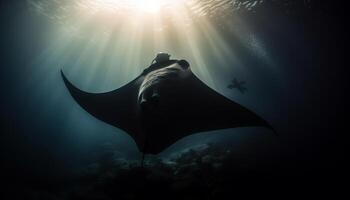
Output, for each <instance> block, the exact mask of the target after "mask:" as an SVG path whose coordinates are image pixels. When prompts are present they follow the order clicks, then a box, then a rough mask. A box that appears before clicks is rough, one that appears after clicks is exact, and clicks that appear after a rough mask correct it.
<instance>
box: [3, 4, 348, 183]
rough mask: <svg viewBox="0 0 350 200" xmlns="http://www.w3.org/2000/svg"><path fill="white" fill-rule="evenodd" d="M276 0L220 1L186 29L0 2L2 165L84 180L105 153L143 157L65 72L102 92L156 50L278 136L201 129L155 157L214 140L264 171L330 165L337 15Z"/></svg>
mask: <svg viewBox="0 0 350 200" xmlns="http://www.w3.org/2000/svg"><path fill="white" fill-rule="evenodd" d="M29 2H32V1H29ZM208 2H209V3H210V1H208ZM272 2H273V1H267V3H266V4H267V5H265V6H264V3H261V5H260V3H259V4H258V5H256V7H257V8H249V7H247V8H246V9H245V10H239V11H236V12H234V13H233V14H232V13H230V14H225V15H222V16H221V14H222V12H221V13H220V12H218V11H216V10H215V11H216V12H214V13H210V12H209V13H210V14H211V15H213V16H211V15H210V17H206V18H205V20H203V18H200V17H199V16H191V17H190V18H189V19H190V20H193V21H190V25H189V27H187V26H184V24H181V25H176V23H174V24H175V25H174V24H173V25H172V26H169V27H166V26H165V27H161V28H162V30H161V32H157V31H159V30H157V28H159V27H155V28H154V27H152V26H154V24H153V25H151V23H150V22H147V23H146V24H142V28H140V27H138V26H136V25H135V26H133V25H130V24H128V21H117V20H116V22H113V23H112V25H111V24H108V25H101V23H100V21H99V19H91V21H87V19H86V16H84V17H82V18H79V15H78V14H77V13H71V15H67V13H65V15H63V16H61V17H62V18H58V19H56V18H55V17H54V16H56V15H54V14H56V13H55V12H53V11H52V10H51V11H50V10H44V11H45V12H38V10H37V9H35V8H33V7H32V5H31V4H30V3H28V2H11V3H6V2H4V3H1V26H2V32H1V48H2V50H1V54H2V56H1V63H2V64H1V80H0V83H1V91H2V94H1V101H0V102H1V107H0V108H1V129H2V131H1V159H2V168H1V169H2V172H3V173H2V174H4V175H6V177H9V178H8V179H9V180H14V181H15V182H16V181H18V180H21V181H24V180H27V181H28V182H31V183H32V182H33V181H34V182H38V184H39V183H45V182H48V183H55V182H57V181H58V182H59V181H62V180H71V179H74V178H76V177H79V176H80V175H81V172H82V171H84V170H86V168H88V167H89V166H90V167H91V165H92V166H93V164H96V163H97V164H98V163H99V162H100V160H101V157H103V156H104V155H105V154H106V152H107V153H108V152H109V153H112V154H113V155H110V157H111V158H109V159H115V160H117V159H121V158H122V159H125V160H127V161H130V162H131V161H138V160H139V159H140V158H141V154H140V153H139V151H138V150H137V147H136V144H135V142H134V141H133V140H132V138H131V137H130V136H128V135H127V134H126V133H125V132H123V131H121V130H119V129H117V128H115V127H112V126H110V125H107V124H105V123H103V122H101V121H99V120H97V119H96V118H94V117H92V116H90V115H89V114H88V113H87V112H85V111H84V110H83V109H82V108H80V107H79V106H78V105H77V104H76V102H75V101H74V100H73V99H72V98H71V96H70V95H69V93H68V91H67V90H66V88H65V86H64V84H63V82H62V80H61V77H60V73H59V71H60V70H61V69H63V70H64V71H65V73H66V74H67V76H68V77H69V79H70V80H72V82H73V83H74V84H76V85H77V86H79V87H80V88H82V89H83V90H85V91H89V92H106V91H110V90H113V89H116V88H119V87H121V86H122V85H124V84H126V83H128V82H129V81H131V80H132V79H134V78H135V77H136V76H138V75H139V74H140V73H141V72H142V70H143V69H144V68H146V67H147V66H148V65H149V63H150V62H151V60H152V59H153V58H154V55H155V53H157V52H159V51H166V52H168V53H170V54H172V57H173V58H177V59H186V60H188V61H189V63H190V64H191V67H192V69H193V71H194V73H195V74H196V75H197V76H198V77H199V78H200V79H201V80H202V81H204V82H205V83H206V84H208V85H209V86H210V87H212V88H214V89H215V90H216V91H218V92H219V93H221V94H223V95H224V96H226V97H228V98H230V99H232V100H234V101H236V102H238V103H240V104H242V105H244V106H245V107H247V108H249V109H251V110H253V111H254V112H256V113H257V114H259V115H260V116H262V117H263V118H265V119H266V120H267V121H268V122H270V123H271V125H272V126H273V127H274V128H275V129H276V131H277V132H278V136H274V135H272V134H271V132H269V131H268V130H265V129H263V128H237V129H228V130H223V131H213V132H209V133H199V134H195V135H193V136H189V137H186V138H184V139H182V140H181V141H179V142H177V143H176V144H174V145H172V146H171V147H169V148H168V149H167V150H165V151H164V152H162V153H161V154H160V155H158V157H160V158H165V159H166V158H169V157H171V156H173V155H174V154H179V153H181V152H182V151H184V150H186V149H188V148H195V147H198V146H200V145H206V144H208V143H210V144H214V146H215V145H217V146H225V147H227V148H228V149H230V151H232V152H234V154H235V155H237V156H238V157H240V158H243V160H244V158H249V159H252V160H254V161H253V162H249V163H250V164H248V165H249V166H248V168H249V169H253V171H254V170H255V171H264V172H266V173H267V174H270V173H271V174H274V173H276V174H278V175H281V176H283V175H286V174H288V175H291V174H292V175H300V174H309V172H310V171H322V170H327V169H333V168H331V166H333V167H334V166H336V165H337V162H338V161H339V160H341V159H342V155H343V154H342V153H341V152H342V150H341V148H342V146H340V145H336V144H335V143H336V141H337V139H338V138H337V136H336V132H337V128H338V127H339V126H337V124H338V123H339V122H340V121H341V120H340V119H339V116H340V113H342V112H344V111H342V109H343V101H344V100H343V96H344V89H345V86H344V85H345V81H344V79H342V78H341V77H342V76H343V75H344V74H343V73H342V72H343V71H342V70H343V69H342V68H341V66H342V60H340V59H338V56H340V55H342V53H341V51H340V52H336V50H338V51H339V49H341V48H342V46H343V45H342V41H341V36H342V32H341V29H339V26H338V25H339V24H337V23H340V22H334V21H333V20H332V19H333V17H334V15H333V14H330V13H332V12H329V13H327V11H329V10H327V9H326V11H324V9H321V8H319V7H316V8H309V7H308V6H307V7H306V8H303V9H302V11H300V10H298V9H299V7H297V6H294V7H288V8H284V7H281V6H280V5H278V6H271V5H273V4H272ZM214 3H215V2H214ZM68 4H69V3H67V5H68ZM199 5H200V6H202V7H203V8H205V5H207V4H203V5H202V4H199ZM209 5H210V4H209ZM228 5H229V4H228ZM308 5H309V4H308ZM51 6H60V5H55V4H52V5H51ZM215 6H216V7H215ZM217 6H219V8H217ZM212 7H213V8H216V9H223V8H225V9H230V8H227V7H225V6H223V8H221V7H220V5H216V4H213V5H212ZM248 8H249V9H248ZM322 8H323V7H322ZM327 8H328V7H327ZM50 9H53V10H55V11H57V9H58V8H56V7H53V8H50ZM254 9H255V11H254V12H252V10H254ZM329 9H331V8H329ZM68 11H69V10H68ZM46 12H48V14H47V13H46ZM218 13H219V14H218ZM216 15H218V16H217V17H215V16H216ZM95 17H96V18H97V17H101V16H99V15H98V16H97V15H95ZM107 18H108V17H107ZM101 19H103V20H105V18H101ZM83 20H86V21H83ZM108 23H109V22H108ZM130 23H131V22H130ZM157 25H158V24H157ZM186 27H187V28H186ZM129 31H131V32H129ZM336 36H339V37H336ZM330 38H331V40H332V41H331V42H330V40H329V39H330ZM328 49H329V50H328ZM235 77H236V78H238V79H241V80H244V81H246V82H247V85H246V86H247V88H248V92H247V93H245V94H241V93H239V92H238V91H235V90H230V89H228V88H227V85H228V84H229V83H230V81H231V80H232V79H233V78H235ZM152 158H153V157H152ZM274 175H275V174H274ZM39 185H40V184H39Z"/></svg>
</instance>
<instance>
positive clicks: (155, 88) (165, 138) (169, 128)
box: [61, 60, 272, 154]
mask: <svg viewBox="0 0 350 200" xmlns="http://www.w3.org/2000/svg"><path fill="white" fill-rule="evenodd" d="M61 74H62V78H63V80H64V83H65V85H66V86H67V88H68V90H69V92H70V94H71V95H72V97H73V98H74V99H75V101H76V102H77V103H78V104H79V105H80V106H81V107H82V108H83V109H85V110H86V111H87V112H88V113H90V114H91V115H93V116H95V117H96V118H98V119H100V120H102V121H104V122H106V123H108V124H110V125H113V126H115V127H118V128H120V129H122V130H124V131H125V132H126V133H127V134H129V135H130V136H131V137H132V138H133V139H134V140H135V142H136V144H137V146H138V148H139V150H140V151H141V152H143V153H144V154H158V153H160V152H161V151H163V150H164V149H166V148H167V147H169V146H170V145H171V144H173V143H175V142H176V141H178V140H179V139H181V138H183V137H185V136H188V135H191V134H194V133H198V132H202V131H210V130H217V129H226V128H234V127H245V126H262V127H267V128H270V129H272V127H271V126H270V125H269V124H268V123H267V122H266V121H265V120H263V119H262V118H261V117H259V116H257V115H256V114H254V113H253V112H252V111H250V110H248V109H246V108H244V107H243V106H241V105H239V104H237V103H235V102H233V101H232V100H230V99H228V98H226V97H224V96H223V95H221V94H219V93H218V92H216V91H215V90H213V89H211V88H210V87H208V86H207V85H206V84H204V83H203V82H202V81H201V80H200V79H199V78H197V77H196V76H195V75H194V73H192V71H191V68H190V65H189V63H188V62H187V61H185V60H168V61H165V62H161V63H154V64H152V65H151V66H149V67H148V68H146V69H145V70H144V71H143V72H142V73H141V75H139V76H138V77H137V78H135V79H134V80H133V81H131V82H129V83H128V84H126V85H124V86H122V87H121V88H119V89H116V90H114V91H111V92H107V93H89V92H85V91H82V90H80V89H78V88H77V87H76V86H74V85H73V84H72V83H71V82H70V81H69V80H68V79H67V78H66V76H65V75H64V74H63V72H61Z"/></svg>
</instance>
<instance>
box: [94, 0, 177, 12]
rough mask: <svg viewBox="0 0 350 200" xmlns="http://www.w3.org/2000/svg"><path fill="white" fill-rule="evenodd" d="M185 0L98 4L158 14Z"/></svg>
mask: <svg viewBox="0 0 350 200" xmlns="http://www.w3.org/2000/svg"><path fill="white" fill-rule="evenodd" d="M181 2H183V0H97V1H96V3H97V4H101V5H104V6H106V5H108V6H110V7H115V8H118V9H121V8H122V9H127V10H129V11H132V12H146V13H157V12H159V11H160V10H161V9H162V8H163V7H166V6H175V5H179V4H180V3H181Z"/></svg>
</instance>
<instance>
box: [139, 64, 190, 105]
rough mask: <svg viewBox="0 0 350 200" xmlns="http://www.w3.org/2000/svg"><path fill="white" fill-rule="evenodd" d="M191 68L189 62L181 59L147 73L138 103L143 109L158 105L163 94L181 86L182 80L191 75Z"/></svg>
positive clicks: (141, 86)
mask: <svg viewBox="0 0 350 200" xmlns="http://www.w3.org/2000/svg"><path fill="white" fill-rule="evenodd" d="M190 70H191V69H190V66H189V63H188V62H187V61H185V60H180V61H177V62H175V63H172V64H168V65H164V66H162V67H161V68H159V69H155V70H152V71H150V72H148V73H147V74H145V77H144V79H143V82H142V84H141V85H140V89H139V93H138V103H139V105H140V107H141V109H142V110H145V109H150V108H155V107H157V106H158V105H159V101H160V99H161V97H162V94H169V93H171V90H174V89H175V88H177V87H179V85H181V80H183V79H185V78H187V77H188V76H189V75H190V73H191V71H190Z"/></svg>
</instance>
